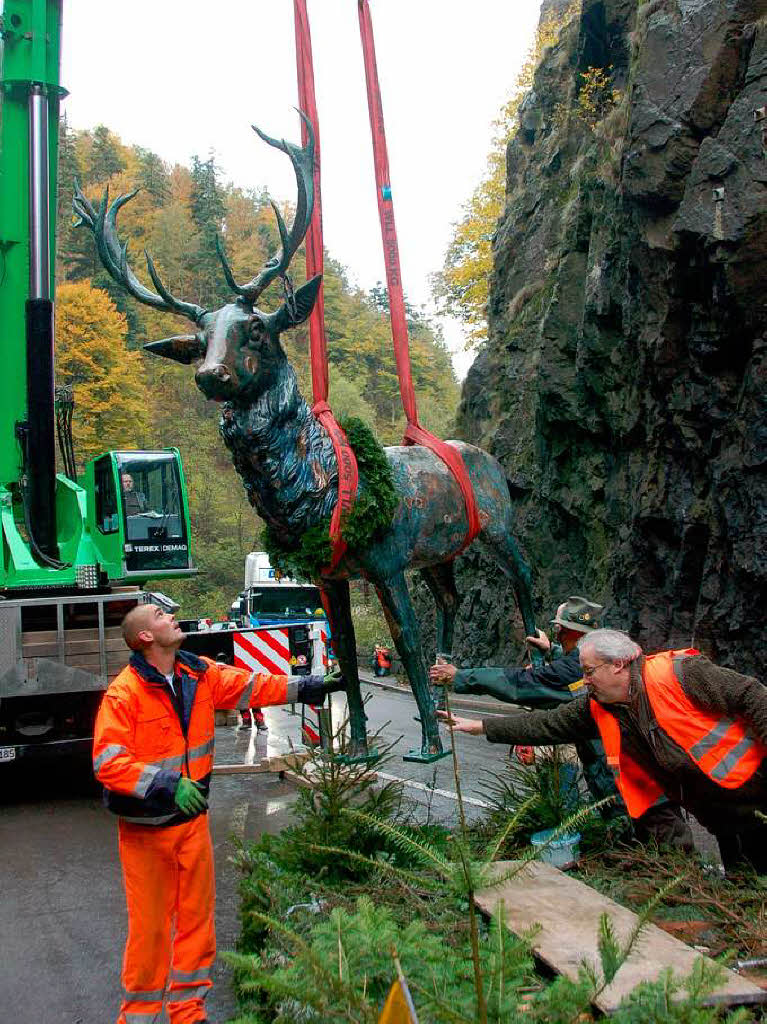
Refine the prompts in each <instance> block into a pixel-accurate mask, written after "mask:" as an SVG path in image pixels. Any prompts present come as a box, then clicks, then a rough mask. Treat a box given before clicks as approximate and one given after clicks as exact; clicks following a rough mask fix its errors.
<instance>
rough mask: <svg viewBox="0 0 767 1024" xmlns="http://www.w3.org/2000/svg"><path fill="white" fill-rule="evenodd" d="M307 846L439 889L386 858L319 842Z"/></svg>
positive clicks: (426, 886)
mask: <svg viewBox="0 0 767 1024" xmlns="http://www.w3.org/2000/svg"><path fill="white" fill-rule="evenodd" d="M307 848H308V849H309V850H311V851H312V853H327V854H331V855H332V856H334V857H347V858H348V859H349V860H353V861H355V862H356V863H358V864H365V865H366V866H367V867H369V868H372V869H373V870H375V871H383V872H386V873H388V874H390V875H392V876H394V877H395V878H399V879H400V880H402V881H404V882H412V883H414V884H417V885H421V886H423V887H424V888H427V889H428V888H429V887H431V888H432V889H433V890H434V891H438V890H439V886H438V885H437V884H436V883H435V882H433V881H432V880H431V879H429V878H426V877H425V876H424V875H419V874H417V873H416V872H415V871H408V870H406V869H405V868H400V867H397V866H396V865H395V864H390V863H389V862H388V861H385V860H376V859H375V858H374V857H366V856H365V854H364V853H357V852H356V851H355V850H347V849H344V848H342V847H340V846H322V845H320V844H319V843H309V845H308V847H307Z"/></svg>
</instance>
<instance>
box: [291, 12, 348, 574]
mask: <svg viewBox="0 0 767 1024" xmlns="http://www.w3.org/2000/svg"><path fill="white" fill-rule="evenodd" d="M293 11H294V14H295V23H296V66H297V69H298V104H299V107H300V108H301V110H302V111H303V112H304V114H306V116H307V117H308V118H309V120H310V121H311V123H312V127H313V128H314V215H313V216H312V219H311V222H310V224H309V230H308V231H307V233H306V276H307V278H310V277H314V275H315V274H321V273H322V266H323V248H322V197H321V193H320V125H319V119H318V117H317V103H316V100H315V96H314V67H313V64H312V37H311V34H310V32H309V18H308V15H307V13H306V0H293ZM301 135H302V141H303V144H304V145H306V143H307V141H308V133H307V131H306V126H305V125H304V124H303V123H302V125H301ZM309 351H310V361H311V369H312V393H313V396H314V406H313V408H312V412H313V413H314V415H315V416H316V417H317V419H318V420H319V421H320V423H321V424H322V426H323V427H324V428H325V430H326V431H327V434H328V436H329V437H330V440H331V442H332V444H333V451H334V452H335V455H336V462H337V464H338V501H337V502H336V507H335V508H334V509H333V515H332V516H331V519H330V542H331V544H332V546H333V556H332V558H331V562H330V568H331V569H332V568H334V567H335V566H336V565H337V564H338V562H339V561H340V560H341V556H342V555H343V553H344V552H345V551H346V544H345V542H344V540H343V538H342V536H341V521H342V519H343V518H344V517H345V516H346V515H347V514H348V512H350V511H351V508H352V506H353V505H354V501H355V499H356V497H357V485H358V483H359V476H358V472H357V460H356V459H355V457H354V452H353V451H352V449H351V447H350V445H349V442H348V440H347V437H346V434H345V433H344V432H343V430H342V429H341V427H340V426H339V425H338V423H337V422H336V419H335V417H334V416H333V413H332V412H331V411H330V406H329V405H328V401H327V399H328V390H329V382H328V355H327V341H326V339H325V306H324V300H323V289H322V287H320V290H319V294H318V295H317V301H316V302H315V304H314V309H313V311H312V315H311V317H310V318H309Z"/></svg>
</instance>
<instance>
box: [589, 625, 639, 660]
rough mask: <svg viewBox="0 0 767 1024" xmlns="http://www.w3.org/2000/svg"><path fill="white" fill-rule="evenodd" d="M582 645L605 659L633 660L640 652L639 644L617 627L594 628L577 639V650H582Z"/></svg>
mask: <svg viewBox="0 0 767 1024" xmlns="http://www.w3.org/2000/svg"><path fill="white" fill-rule="evenodd" d="M584 647H588V648H590V649H591V650H593V651H594V653H595V654H596V655H597V657H598V658H604V659H605V661H635V660H636V659H637V658H638V657H639V656H640V654H641V653H642V648H641V647H640V646H639V644H637V643H634V641H633V640H632V639H631V637H630V636H629V635H628V634H627V633H621V632H620V631H619V630H617V629H594V630H592V631H591V632H590V633H586V634H585V635H584V636H582V637H581V638H580V640H579V641H578V650H579V651H582V650H583V649H584Z"/></svg>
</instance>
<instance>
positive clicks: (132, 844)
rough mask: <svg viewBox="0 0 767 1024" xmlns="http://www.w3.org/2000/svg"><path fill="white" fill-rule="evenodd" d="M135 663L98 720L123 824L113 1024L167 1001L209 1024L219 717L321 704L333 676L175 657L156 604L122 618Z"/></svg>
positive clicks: (185, 1022) (172, 627)
mask: <svg viewBox="0 0 767 1024" xmlns="http://www.w3.org/2000/svg"><path fill="white" fill-rule="evenodd" d="M123 636H124V637H125V642H126V643H127V645H128V647H130V648H131V650H132V651H133V654H132V655H131V659H130V662H129V664H128V665H127V666H126V668H124V669H123V671H122V672H121V673H120V674H119V675H118V676H117V677H116V678H115V679H114V680H113V681H112V683H111V684H110V686H109V689H108V690H107V692H106V694H105V696H104V700H103V701H102V704H101V708H100V709H99V713H98V717H97V719H96V728H95V735H94V740H93V768H94V771H95V773H96V777H97V779H98V780H99V782H101V783H102V784H103V786H104V788H105V791H106V792H105V797H106V804H107V807H108V808H109V809H110V810H111V811H113V812H114V813H115V814H117V815H118V816H119V819H120V822H119V848H120V861H121V863H122V869H123V876H124V880H125V894H126V898H127V903H128V941H127V943H126V946H125V957H124V960H123V970H122V982H123V1001H122V1006H121V1008H120V1016H119V1018H118V1024H151V1022H153V1021H156V1020H158V1019H159V1015H160V1013H161V1011H162V1006H163V1001H165V1000H166V997H167V1002H166V1006H167V1011H168V1015H169V1018H170V1020H171V1022H172V1024H205V1022H206V1017H205V1009H204V1006H205V1004H204V1000H205V997H206V996H207V994H208V992H209V990H210V988H211V985H212V981H211V969H212V967H213V961H214V959H215V955H216V937H215V930H214V923H213V909H214V901H215V882H214V877H213V849H212V844H211V839H210V832H209V830H208V820H207V814H206V811H207V809H208V799H207V798H208V790H209V788H210V777H211V771H212V768H213V735H214V709H215V708H234V707H237V708H241V709H247V708H251V707H264V706H265V705H269V704H286V703H290V702H293V701H297V702H300V703H311V704H321V703H322V702H323V700H324V699H325V695H326V694H327V693H330V692H332V691H334V690H340V689H343V687H344V682H343V678H342V677H341V675H340V674H339V673H336V674H334V675H332V676H324V677H323V676H302V677H300V678H291V677H289V676H283V675H266V674H263V673H260V674H255V673H253V674H251V673H250V671H248V670H247V669H238V668H232V667H230V666H229V665H221V664H218V663H217V662H214V661H210V660H209V659H208V658H198V657H197V656H196V655H194V654H190V653H188V652H186V651H183V650H180V647H181V644H182V642H183V639H184V633H183V632H182V630H181V628H180V627H179V625H178V623H177V622H176V620H175V618H174V616H173V615H172V614H170V613H168V612H165V611H163V609H162V608H160V607H159V606H158V605H155V604H147V605H139V606H138V607H137V608H134V609H133V610H132V611H130V612H129V613H128V614H127V615H126V617H125V619H124V621H123Z"/></svg>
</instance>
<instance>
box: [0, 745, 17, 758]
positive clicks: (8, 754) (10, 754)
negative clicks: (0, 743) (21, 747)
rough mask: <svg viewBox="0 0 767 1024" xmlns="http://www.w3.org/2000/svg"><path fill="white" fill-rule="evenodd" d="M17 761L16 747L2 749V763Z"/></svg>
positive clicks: (0, 751) (0, 749) (0, 754)
mask: <svg viewBox="0 0 767 1024" xmlns="http://www.w3.org/2000/svg"><path fill="white" fill-rule="evenodd" d="M15 759H16V748H15V747H0V761H14V760H15Z"/></svg>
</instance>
